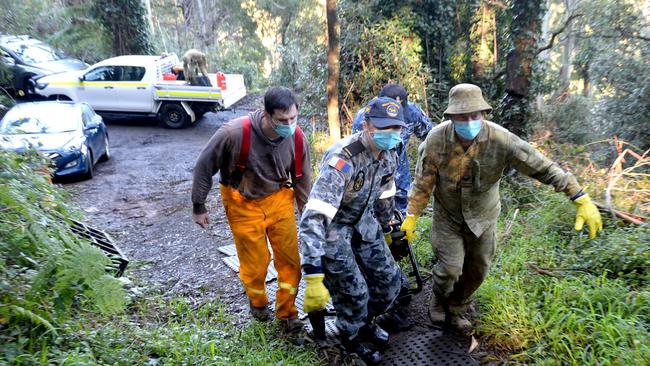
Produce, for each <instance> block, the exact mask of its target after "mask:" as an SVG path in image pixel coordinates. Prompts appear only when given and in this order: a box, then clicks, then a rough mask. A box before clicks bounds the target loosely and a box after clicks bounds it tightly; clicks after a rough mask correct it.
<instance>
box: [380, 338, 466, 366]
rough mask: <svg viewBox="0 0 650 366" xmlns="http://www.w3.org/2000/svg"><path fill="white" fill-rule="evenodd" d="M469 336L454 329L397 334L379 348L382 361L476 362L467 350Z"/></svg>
mask: <svg viewBox="0 0 650 366" xmlns="http://www.w3.org/2000/svg"><path fill="white" fill-rule="evenodd" d="M469 342H470V340H469V338H467V337H461V336H459V335H457V334H456V333H453V332H443V331H442V330H435V329H434V330H429V331H426V332H419V333H418V332H408V333H406V334H401V335H399V340H398V341H394V340H393V339H391V342H390V343H389V344H388V348H387V349H386V350H385V351H384V352H382V362H381V365H409V366H416V365H428V366H474V365H477V366H478V362H477V361H476V360H475V359H473V358H472V357H471V356H470V355H469V354H468V353H467V349H468V348H469Z"/></svg>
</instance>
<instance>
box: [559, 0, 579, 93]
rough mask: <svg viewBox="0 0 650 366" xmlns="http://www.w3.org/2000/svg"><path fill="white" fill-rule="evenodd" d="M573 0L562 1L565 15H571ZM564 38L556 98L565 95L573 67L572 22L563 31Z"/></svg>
mask: <svg viewBox="0 0 650 366" xmlns="http://www.w3.org/2000/svg"><path fill="white" fill-rule="evenodd" d="M574 3H575V0H564V5H565V7H566V13H567V14H571V13H573V10H574V9H573V8H574ZM564 32H565V34H566V37H565V39H564V42H563V44H562V46H563V47H562V55H561V58H560V61H561V64H562V65H561V67H560V86H559V88H558V90H557V91H556V92H555V94H556V96H561V95H562V94H563V93H565V92H566V91H567V90H568V88H569V84H570V82H571V70H572V66H573V49H574V48H575V43H576V35H575V33H574V32H573V22H569V23H568V24H567V26H566V28H565V30H564Z"/></svg>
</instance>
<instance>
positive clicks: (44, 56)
mask: <svg viewBox="0 0 650 366" xmlns="http://www.w3.org/2000/svg"><path fill="white" fill-rule="evenodd" d="M6 46H7V47H8V48H9V49H11V51H13V52H14V53H15V54H16V55H17V56H18V57H20V58H21V59H22V60H23V62H25V63H28V64H38V63H41V62H50V61H57V60H61V59H64V58H66V56H65V55H64V54H62V53H61V52H60V51H56V50H54V49H53V48H51V47H50V46H48V45H46V44H44V43H40V42H38V43H27V42H10V43H8V44H7V45H6Z"/></svg>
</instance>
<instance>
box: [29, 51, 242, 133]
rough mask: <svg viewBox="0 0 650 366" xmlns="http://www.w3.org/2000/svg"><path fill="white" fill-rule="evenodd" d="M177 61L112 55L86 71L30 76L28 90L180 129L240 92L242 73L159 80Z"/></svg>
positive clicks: (238, 96)
mask: <svg viewBox="0 0 650 366" xmlns="http://www.w3.org/2000/svg"><path fill="white" fill-rule="evenodd" d="M178 63H179V60H178V57H177V56H176V55H175V54H170V55H166V56H118V57H113V58H109V59H107V60H104V61H101V62H99V63H96V64H95V65H93V66H91V67H89V68H88V69H86V70H80V71H70V72H62V73H59V74H53V75H48V76H43V77H40V78H36V79H34V80H33V84H34V93H35V94H37V95H39V96H40V97H44V98H47V99H51V100H73V101H83V102H87V103H88V104H90V105H91V106H92V107H93V108H94V109H95V110H96V111H97V113H99V114H102V115H104V116H106V117H115V116H129V115H131V116H137V115H140V116H149V117H156V118H158V120H160V122H161V123H162V124H163V125H164V126H165V127H168V128H184V127H187V126H189V125H190V124H191V123H193V122H195V121H197V120H198V119H199V118H201V116H203V114H204V113H206V112H208V111H216V110H223V109H226V108H229V107H230V106H231V105H232V104H234V103H235V102H237V101H238V100H239V99H241V98H243V97H244V96H245V95H246V86H245V85H244V77H243V75H240V74H225V84H223V83H221V82H220V84H222V87H221V88H220V87H218V86H217V80H216V75H215V74H209V75H208V77H209V79H210V82H211V83H212V85H213V86H211V87H210V86H192V85H189V84H188V83H187V82H186V81H183V80H163V75H164V74H169V73H171V69H172V67H173V66H174V65H176V64H178Z"/></svg>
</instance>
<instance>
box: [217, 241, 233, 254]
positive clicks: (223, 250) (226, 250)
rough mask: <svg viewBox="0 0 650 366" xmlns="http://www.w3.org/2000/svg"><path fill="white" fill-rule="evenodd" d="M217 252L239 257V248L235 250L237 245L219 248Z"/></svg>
mask: <svg viewBox="0 0 650 366" xmlns="http://www.w3.org/2000/svg"><path fill="white" fill-rule="evenodd" d="M217 250H218V251H220V252H221V253H223V254H225V255H227V256H229V257H232V256H237V248H235V244H231V245H224V246H222V247H218V248H217Z"/></svg>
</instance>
